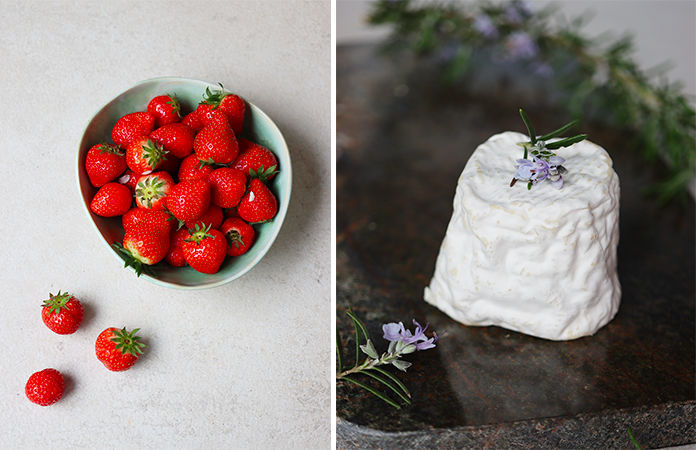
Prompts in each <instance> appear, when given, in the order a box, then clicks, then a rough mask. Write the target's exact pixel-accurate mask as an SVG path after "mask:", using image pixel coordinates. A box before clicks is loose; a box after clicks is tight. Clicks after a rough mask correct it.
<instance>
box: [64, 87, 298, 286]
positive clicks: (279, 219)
mask: <svg viewBox="0 0 696 450" xmlns="http://www.w3.org/2000/svg"><path fill="white" fill-rule="evenodd" d="M168 82H185V83H193V84H200V85H201V86H202V88H203V91H202V92H204V90H205V88H206V87H210V88H212V89H219V87H220V86H221V85H220V84H215V83H210V82H208V81H203V80H197V79H193V78H185V77H155V78H149V79H146V80H142V81H139V82H137V83H135V84H133V85H131V86H130V87H129V88H127V89H126V90H124V91H122V92H120V93H119V94H117V95H115V96H114V97H113V98H111V99H109V100H108V101H107V102H105V103H104V104H102V105H101V106H100V107H99V108H98V109H97V110H96V111H95V112H94V113H93V114H92V115H91V117H90V118H89V119H88V120H87V122H86V124H85V126H84V128H83V130H82V134H81V135H80V140H79V143H78V147H77V154H76V171H75V175H76V179H77V185H78V188H79V189H78V190H79V193H80V198H81V201H82V205H83V207H84V208H83V209H84V211H85V214H86V215H87V217H88V218H89V222H90V224H91V226H92V228H93V229H94V230H95V231H96V232H97V235H98V237H99V238H100V240H101V241H102V243H103V244H104V245H105V246H106V247H107V249H108V250H109V252H110V253H111V254H112V255H113V256H114V257H115V258H117V259H118V260H119V261H120V262H121V263H123V262H124V259H123V258H122V257H121V256H120V255H119V254H118V253H117V252H116V251H115V250H114V249H113V248H112V247H111V244H109V242H108V241H107V239H106V237H105V236H104V235H103V233H102V231H101V229H100V228H99V226H98V225H97V223H96V221H95V220H94V217H92V215H93V213H92V211H91V210H90V208H89V202H87V199H86V198H85V196H84V193H83V185H82V181H83V180H82V179H81V170H83V169H84V167H83V166H84V164H82V159H83V155H81V151H82V149H83V148H85V149H86V150H89V147H91V145H90V146H89V147H85V142H84V141H85V134H86V133H87V130H88V128H89V127H90V125H91V124H92V122H93V121H94V119H95V118H96V116H97V115H98V114H99V113H100V112H101V111H102V110H104V108H106V107H107V106H109V105H111V104H112V103H114V102H115V101H116V100H118V99H119V98H120V97H122V96H124V95H126V94H127V93H129V92H131V91H133V90H136V89H137V88H139V87H141V86H142V85H145V84H161V83H168ZM223 89H224V88H223ZM228 92H230V91H228ZM201 95H202V94H201ZM237 95H239V94H237ZM240 97H241V98H242V100H244V102H245V103H246V106H247V107H249V108H251V110H252V111H253V115H254V116H258V117H261V118H262V119H263V120H264V121H265V122H267V123H268V124H269V126H270V127H271V128H272V129H273V130H275V132H276V133H277V135H278V139H279V142H280V143H281V145H282V148H283V149H284V150H283V153H285V156H286V157H287V163H285V164H283V169H282V170H283V172H284V176H285V178H286V182H285V183H284V197H283V198H284V201H283V202H280V201H279V208H278V212H277V213H276V216H275V217H274V218H273V223H274V224H275V223H278V225H277V226H274V227H272V228H271V229H270V230H269V231H270V232H271V233H272V234H271V236H270V238H269V239H268V241H267V242H266V244H265V246H264V247H262V248H261V249H260V250H258V251H257V253H256V254H255V257H254V258H253V259H252V260H251V261H249V263H248V264H247V265H246V266H244V267H243V268H241V269H240V270H239V271H237V272H235V273H234V274H233V275H231V276H229V277H227V278H224V279H221V280H218V281H215V282H211V283H207V284H201V285H183V284H177V283H174V282H170V281H164V280H160V279H158V278H155V277H152V276H150V275H148V274H145V273H143V274H141V275H140V277H139V278H145V279H146V280H148V281H150V282H151V283H154V284H156V285H159V286H164V287H168V288H172V289H176V290H185V291H193V290H203V289H212V288H216V287H220V286H223V285H226V284H228V283H230V282H232V281H234V280H236V279H238V278H240V277H241V276H243V275H245V274H246V273H248V272H249V271H250V270H251V269H252V268H254V267H255V266H256V265H257V264H258V263H259V261H261V259H263V258H264V256H266V253H267V252H268V250H270V248H271V247H272V246H273V243H274V242H275V240H276V238H277V237H278V234H279V233H280V230H281V228H282V226H283V223H284V222H285V217H286V216H287V210H288V205H289V203H290V198H291V194H292V179H293V176H292V158H291V155H290V148H289V147H288V145H287V142H286V140H285V136H284V135H283V133H282V132H281V130H280V128H278V125H277V124H276V123H275V122H274V121H273V120H272V119H271V118H270V117H269V116H268V114H266V113H265V112H264V111H263V110H261V109H260V108H259V107H258V106H256V105H255V104H253V103H252V102H250V101H249V100H247V99H246V98H244V97H243V96H241V95H240ZM92 145H93V144H92ZM276 151H277V150H276ZM84 156H86V152H85V155H84ZM90 186H91V185H90ZM92 188H94V187H93V186H92ZM279 200H280V199H279ZM158 264H159V263H158ZM156 266H157V265H155V266H153V267H156ZM127 269H128V270H130V271H131V272H132V273H133V274H135V270H134V269H133V268H132V267H127ZM191 270H193V269H191Z"/></svg>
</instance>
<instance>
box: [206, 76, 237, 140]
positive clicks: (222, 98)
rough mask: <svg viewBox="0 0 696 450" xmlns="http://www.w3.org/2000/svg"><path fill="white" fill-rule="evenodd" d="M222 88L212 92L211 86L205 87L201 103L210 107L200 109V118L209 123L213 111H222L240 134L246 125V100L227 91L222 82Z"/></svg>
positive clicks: (235, 131)
mask: <svg viewBox="0 0 696 450" xmlns="http://www.w3.org/2000/svg"><path fill="white" fill-rule="evenodd" d="M220 88H221V90H219V91H217V90H216V91H212V92H211V90H210V89H209V88H206V89H205V94H204V95H203V101H202V102H201V104H200V105H203V106H207V107H208V108H201V109H200V110H199V111H198V118H199V120H200V121H201V122H202V123H203V124H204V125H207V120H209V119H210V118H211V117H212V116H213V115H214V114H213V113H212V112H213V111H222V112H223V113H224V114H225V116H226V117H227V120H228V121H229V122H230V126H231V127H232V130H233V131H234V134H235V136H237V135H240V134H242V125H244V113H245V110H246V105H245V104H244V100H242V98H241V97H240V96H238V95H236V94H232V93H230V92H225V88H224V87H223V86H222V84H220ZM200 105H199V106H200Z"/></svg>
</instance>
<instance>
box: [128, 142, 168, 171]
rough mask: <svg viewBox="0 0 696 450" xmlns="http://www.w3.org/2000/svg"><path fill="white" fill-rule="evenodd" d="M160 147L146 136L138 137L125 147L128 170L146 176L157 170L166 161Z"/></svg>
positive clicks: (164, 152)
mask: <svg viewBox="0 0 696 450" xmlns="http://www.w3.org/2000/svg"><path fill="white" fill-rule="evenodd" d="M166 154H167V152H166V151H165V150H164V148H162V146H161V145H160V144H158V143H156V142H154V141H152V140H151V139H149V138H147V137H146V136H140V137H137V138H135V139H133V140H132V141H131V143H130V144H128V146H127V147H126V163H127V164H128V168H129V169H130V170H132V171H133V172H134V173H136V174H138V175H147V174H148V173H151V172H153V171H154V170H155V169H157V168H158V167H159V166H160V164H162V163H163V162H164V160H166V159H167V157H166Z"/></svg>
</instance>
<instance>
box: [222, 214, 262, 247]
mask: <svg viewBox="0 0 696 450" xmlns="http://www.w3.org/2000/svg"><path fill="white" fill-rule="evenodd" d="M220 232H221V233H222V234H224V235H225V238H226V239H227V254H228V255H229V256H239V255H243V254H244V253H246V252H247V251H249V249H250V248H251V246H252V245H253V244H254V240H255V238H256V233H255V232H254V227H252V226H251V225H249V224H248V223H246V222H244V221H243V220H242V219H239V218H229V219H226V220H225V221H224V222H223V223H222V225H221V226H220Z"/></svg>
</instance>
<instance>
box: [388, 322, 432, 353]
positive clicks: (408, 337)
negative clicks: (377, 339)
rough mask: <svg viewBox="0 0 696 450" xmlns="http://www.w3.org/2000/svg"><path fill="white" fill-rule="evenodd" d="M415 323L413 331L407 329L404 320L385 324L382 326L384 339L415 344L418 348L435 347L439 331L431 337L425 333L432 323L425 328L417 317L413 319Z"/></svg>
mask: <svg viewBox="0 0 696 450" xmlns="http://www.w3.org/2000/svg"><path fill="white" fill-rule="evenodd" d="M413 324H414V325H415V326H416V329H415V331H414V332H413V333H411V330H407V329H406V328H405V327H404V324H403V323H402V322H399V323H387V324H384V325H383V326H382V331H383V332H384V339H386V340H388V341H391V342H397V341H401V342H403V343H404V344H407V345H408V344H414V345H415V346H416V349H417V350H427V349H429V348H433V347H435V342H437V339H438V336H437V333H435V332H433V337H431V338H430V339H428V337H427V336H426V335H425V330H427V329H428V325H430V324H426V325H425V328H423V327H421V326H420V324H419V323H418V322H416V321H415V319H414V320H413Z"/></svg>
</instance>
